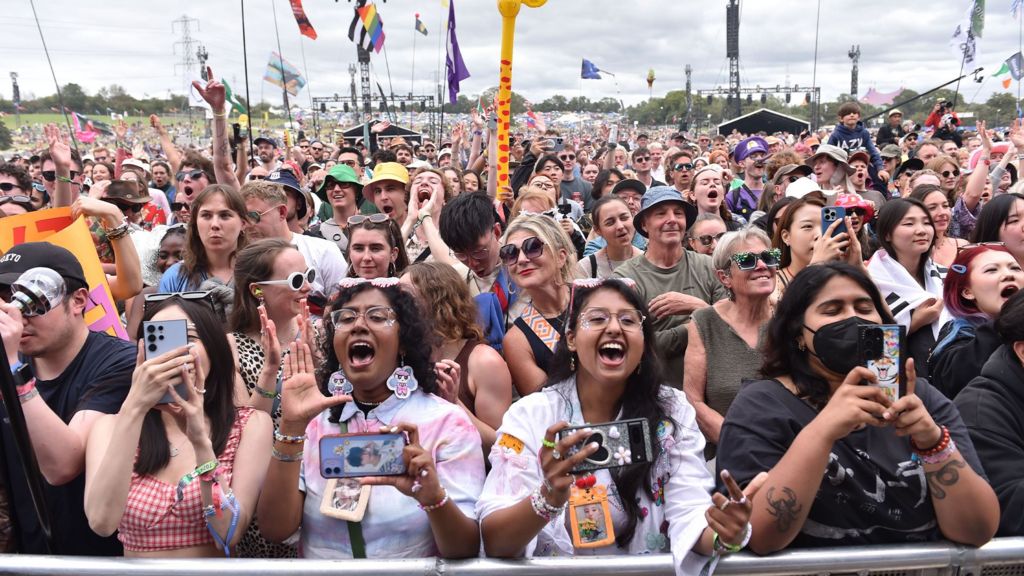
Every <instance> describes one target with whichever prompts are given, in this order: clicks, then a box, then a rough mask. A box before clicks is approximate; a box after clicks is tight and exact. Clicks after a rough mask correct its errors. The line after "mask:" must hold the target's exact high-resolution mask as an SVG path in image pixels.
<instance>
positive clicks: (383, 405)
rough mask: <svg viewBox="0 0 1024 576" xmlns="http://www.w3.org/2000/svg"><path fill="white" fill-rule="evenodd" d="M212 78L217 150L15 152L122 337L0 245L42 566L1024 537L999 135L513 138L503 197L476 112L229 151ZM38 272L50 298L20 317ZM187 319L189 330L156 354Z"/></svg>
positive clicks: (1019, 368)
mask: <svg viewBox="0 0 1024 576" xmlns="http://www.w3.org/2000/svg"><path fill="white" fill-rule="evenodd" d="M196 89H197V91H198V92H199V94H201V96H202V97H203V98H204V99H205V100H206V101H207V102H208V103H209V104H210V106H211V107H212V109H213V110H214V113H213V120H212V133H213V141H212V144H211V146H210V147H209V148H207V149H191V148H185V149H182V148H179V147H177V146H176V145H175V144H174V143H173V142H172V141H171V139H170V137H169V136H168V132H167V130H166V129H165V128H164V127H163V126H162V125H161V123H160V120H159V119H158V118H156V117H153V118H152V119H151V125H152V126H151V128H152V130H153V134H154V135H156V136H157V137H158V138H159V139H160V141H161V144H162V145H161V146H160V147H158V148H147V150H148V151H149V152H152V155H148V154H147V155H143V154H139V153H138V152H139V150H140V148H139V147H135V148H134V149H135V153H132V152H131V151H132V150H133V145H132V144H133V143H132V137H131V136H130V135H129V134H128V132H127V130H126V128H125V127H124V126H122V127H119V129H118V134H117V140H116V142H114V143H113V145H110V146H96V147H94V148H92V149H91V150H88V151H87V152H88V153H87V154H86V155H85V156H79V154H78V153H77V152H76V151H73V150H72V149H71V147H70V146H69V144H68V141H67V137H66V136H65V135H63V134H62V133H61V132H60V130H58V129H57V128H56V127H55V126H49V127H47V129H46V130H45V136H46V138H47V145H46V146H44V147H43V148H42V149H40V150H37V151H35V152H38V154H35V153H33V152H32V151H29V153H26V154H21V155H18V156H16V157H14V158H11V159H9V161H8V162H6V163H4V164H0V191H2V194H3V196H2V197H0V211H2V212H3V215H4V216H12V215H17V214H24V213H28V212H33V211H37V210H41V209H45V208H48V207H70V208H71V212H72V215H73V216H74V217H76V218H77V217H79V216H82V217H84V218H85V219H86V221H87V223H88V225H89V227H90V231H91V232H92V239H93V241H94V244H95V247H96V250H97V254H98V256H99V259H100V261H101V263H102V265H103V269H104V272H105V273H106V275H107V280H108V283H109V286H110V289H111V292H112V294H113V296H114V298H115V300H117V301H118V304H119V309H120V310H121V311H122V312H123V314H122V321H123V322H124V324H125V326H126V327H127V331H128V333H129V334H130V336H131V338H132V340H131V341H125V340H122V339H118V338H115V337H113V336H110V335H108V334H105V333H100V332H92V331H90V330H89V328H88V326H87V324H86V322H85V319H84V314H85V310H86V309H87V308H88V307H89V304H90V296H89V286H88V284H87V283H86V281H85V274H84V273H83V268H82V266H81V264H80V263H79V262H78V261H77V260H76V259H75V257H74V256H73V255H72V254H71V253H70V252H68V251H67V250H65V249H63V248H60V247H58V246H55V245H51V244H47V243H40V242H29V243H23V244H19V245H16V246H14V247H13V248H11V250H10V251H9V252H7V254H5V255H3V256H2V257H0V297H2V298H3V301H4V302H3V303H0V336H2V339H3V343H4V346H5V348H6V351H7V357H8V362H9V364H10V365H11V367H12V371H13V375H14V379H15V381H16V383H17V384H18V396H19V400H20V404H21V408H22V410H23V411H24V413H25V416H26V420H27V426H28V431H29V435H30V437H31V450H32V451H33V452H34V456H35V460H36V461H37V462H38V465H39V469H40V472H41V474H42V476H43V481H44V483H45V491H46V493H45V498H46V501H47V504H48V508H49V515H50V517H51V518H50V528H51V529H52V539H53V542H54V543H55V547H56V551H58V552H59V553H61V554H72V555H74V554H88V555H122V554H123V555H125V556H133V557H150V558H152V557H164V558H165V557H215V556H228V557H256V558H288V557H301V558H377V559H386V558H409V557H428V556H438V557H443V558H468V557H476V556H479V555H486V556H490V557H497V558H517V557H533V556H550V555H559V556H565V555H570V556H571V555H607V554H643V553H669V552H671V554H672V555H673V558H674V563H675V566H676V570H677V573H679V574H697V573H700V572H701V571H702V570H710V569H713V568H714V565H715V562H716V561H717V559H718V558H720V557H722V556H723V555H727V554H730V553H734V552H737V551H739V550H742V549H744V548H749V549H750V550H752V551H753V552H755V553H758V554H768V553H772V552H775V551H779V550H783V549H786V548H791V547H814V546H844V545H869V544H884V543H899V542H921V541H933V540H939V539H946V540H950V541H953V542H956V543H960V544H966V545H972V546H980V545H982V544H984V543H985V542H987V541H988V540H990V539H991V538H992V537H994V536H995V535H997V534H998V535H1024V525H1022V523H1021V517H1022V515H1024V514H1022V512H1024V504H1022V500H1021V499H1020V498H1018V492H1017V490H1018V488H1020V489H1022V490H1024V484H1022V480H1021V478H1022V477H1024V475H1022V474H1021V473H1020V472H1021V471H1022V468H1021V467H1022V466H1024V464H1021V463H1022V462H1024V434H1022V432H1021V430H1022V429H1024V428H1022V426H1021V425H1020V422H1021V420H1022V418H1024V416H1022V415H1024V398H1022V397H1021V395H1020V394H1019V391H1018V390H1017V388H1018V387H1019V386H1018V384H1019V382H1020V380H1021V378H1022V377H1024V328H1022V326H1024V320H1022V319H1024V295H1022V294H1021V288H1022V287H1024V271H1022V269H1021V263H1022V262H1024V193H1022V191H1021V188H1022V187H1024V184H1018V183H1017V168H1016V165H1017V164H1016V162H1017V160H1018V159H1019V158H1020V157H1021V156H1018V155H1017V150H1020V151H1021V152H1022V154H1024V129H1022V128H1021V126H1019V125H1014V126H1013V127H1011V128H1010V129H1009V130H1007V131H1006V132H1004V133H996V132H995V131H992V130H989V129H987V127H986V126H985V124H984V122H979V123H978V125H977V129H976V130H973V131H966V130H964V129H963V128H962V127H959V125H958V124H959V121H958V119H957V118H956V116H955V114H954V113H952V112H951V111H949V110H948V108H947V107H945V105H942V104H937V105H936V109H935V114H933V116H936V115H937V116H938V118H934V119H933V118H931V117H930V118H929V120H928V122H926V127H927V130H926V131H920V132H912V131H911V132H907V131H906V130H905V128H904V124H903V118H902V115H901V114H900V113H899V111H898V110H893V111H892V112H891V113H890V114H889V120H888V123H887V124H886V125H885V126H883V127H882V128H881V129H879V130H878V131H877V132H876V133H874V131H869V130H868V129H867V128H865V126H864V124H863V122H862V121H861V119H860V110H859V108H858V106H857V104H856V103H847V104H843V105H842V106H841V107H840V108H839V110H838V117H837V123H836V126H835V127H834V129H832V130H831V131H822V132H818V133H805V134H801V135H793V134H785V133H779V134H752V135H742V134H733V135H708V134H684V133H674V134H672V133H665V132H663V131H657V132H652V133H650V134H647V133H643V132H638V131H633V132H630V133H628V135H626V134H625V131H624V136H626V137H624V138H623V139H622V140H621V141H615V140H611V139H610V133H609V131H608V129H607V128H602V129H600V130H599V131H597V133H594V134H589V135H578V136H577V137H575V138H570V137H563V136H562V135H561V134H558V133H557V132H556V131H545V132H541V133H526V134H522V133H521V134H516V135H514V136H513V138H512V142H511V143H510V144H511V146H510V147H509V150H510V155H511V164H512V166H511V172H512V175H511V185H510V186H508V187H501V186H498V185H497V177H496V174H497V165H496V163H495V159H496V158H498V157H499V156H500V154H499V144H500V148H501V149H504V148H506V147H507V144H506V143H498V142H496V141H495V131H494V130H493V129H491V128H488V127H487V126H486V122H485V121H484V119H483V118H482V117H480V116H478V115H476V114H475V113H474V114H473V115H472V116H471V118H470V121H469V122H468V123H465V124H462V123H457V124H455V125H454V126H453V127H452V128H451V130H450V132H449V134H447V135H446V137H445V138H443V139H441V141H440V142H435V141H431V140H429V139H423V140H419V141H414V140H409V139H406V138H404V137H388V136H387V134H388V129H389V127H390V125H389V124H388V123H387V122H376V123H373V125H372V127H371V128H370V130H369V139H368V140H367V141H362V140H359V141H356V142H350V141H338V142H329V141H326V140H318V139H306V138H305V137H302V136H300V137H299V138H298V139H297V141H296V146H294V147H293V148H290V149H283V148H282V147H281V144H280V142H279V141H278V140H277V139H276V137H275V135H274V134H270V133H266V134H263V135H260V136H259V137H257V138H255V140H254V144H255V149H254V150H252V154H251V155H250V152H249V150H248V147H247V145H246V142H244V141H243V142H235V141H232V138H230V137H229V131H228V124H227V113H226V111H225V106H224V105H225V90H224V86H223V85H221V84H220V83H218V82H216V81H210V82H208V83H206V84H205V85H198V84H197V86H196ZM939 112H944V113H943V114H941V115H940V114H938V113H939ZM151 137H152V135H149V136H147V138H151ZM233 146H234V147H237V152H235V153H234V154H233V153H232V151H231V150H232V147H233ZM39 266H43V267H49V268H51V269H54V270H55V271H57V272H58V273H59V274H60V275H61V276H62V277H63V278H64V279H65V282H66V296H65V297H64V298H63V300H62V301H61V302H60V303H59V304H57V305H55V307H54V308H53V309H52V310H50V311H48V312H44V313H40V312H41V311H39V310H29V311H22V309H21V308H19V307H18V306H15V305H13V304H10V303H7V302H10V301H11V294H12V290H17V289H16V288H12V284H14V283H15V281H16V280H17V279H18V278H19V277H20V275H21V274H22V273H23V272H25V271H26V270H28V269H30V268H33V267H39ZM173 320H179V321H185V323H186V324H185V325H186V326H187V344H184V345H182V346H180V347H177V348H174V349H172V350H170V351H168V352H164V353H162V354H148V353H147V349H146V346H145V340H144V339H139V338H140V336H141V335H142V333H143V330H142V327H143V326H147V325H148V324H147V323H149V322H160V321H173ZM879 325H898V326H899V328H900V330H901V331H902V332H901V333H902V334H905V337H904V338H902V339H901V340H900V341H898V342H893V343H889V342H887V343H886V346H887V349H888V347H889V345H890V344H892V346H893V347H895V349H897V351H898V356H899V362H900V366H899V368H898V370H897V371H896V372H897V373H898V374H899V375H900V376H899V380H900V382H899V392H898V394H890V393H888V392H887V388H886V387H885V386H884V384H885V383H886V382H884V381H891V380H892V371H891V370H890V371H888V372H886V371H881V369H878V368H877V367H876V368H875V369H871V368H870V367H869V366H868V363H866V362H863V361H862V360H863V356H862V354H861V350H860V346H861V344H862V341H863V335H864V334H865V331H866V329H870V328H871V327H877V326H879ZM136 342H138V343H136ZM883 380H884V381H883ZM641 424H642V425H641ZM623 434H625V436H623ZM0 437H2V443H0V456H2V462H3V465H2V466H0V549H2V550H3V551H7V552H18V553H42V552H44V551H46V550H47V536H46V534H45V533H44V527H43V526H42V525H41V523H40V521H39V519H38V517H37V515H36V510H35V509H34V506H33V499H32V498H31V494H30V492H29V488H28V485H27V484H26V480H25V475H24V470H23V469H22V467H21V460H20V459H19V458H18V447H17V445H16V441H15V437H14V435H13V433H12V429H11V427H10V424H9V421H8V420H7V419H6V411H5V419H4V421H3V425H2V426H0ZM392 437H398V438H400V445H399V446H398V447H397V448H395V447H393V446H391V445H389V444H388V443H387V442H388V440H387V439H388V438H392ZM367 438H369V440H367ZM346 439H348V440H346ZM357 441H358V442H363V444H359V446H358V447H352V446H356V443H357ZM342 442H348V443H349V444H345V443H342ZM346 446H348V447H346ZM349 467H351V469H352V470H355V471H356V472H353V473H351V474H339V473H338V472H339V471H340V470H342V469H344V470H349Z"/></svg>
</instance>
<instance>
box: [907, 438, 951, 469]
mask: <svg viewBox="0 0 1024 576" xmlns="http://www.w3.org/2000/svg"><path fill="white" fill-rule="evenodd" d="M954 452H956V442H953V441H952V440H950V441H949V444H947V445H946V448H945V449H944V450H943V451H941V452H939V453H937V454H929V455H927V456H918V458H920V459H921V461H922V462H924V463H925V464H942V463H943V462H945V461H946V460H949V457H950V456H952V455H953V453H954ZM915 456H917V454H915Z"/></svg>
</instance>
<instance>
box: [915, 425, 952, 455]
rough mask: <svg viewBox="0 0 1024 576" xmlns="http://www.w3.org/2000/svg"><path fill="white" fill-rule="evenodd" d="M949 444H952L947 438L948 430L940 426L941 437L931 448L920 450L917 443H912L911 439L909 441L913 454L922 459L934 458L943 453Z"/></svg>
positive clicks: (948, 437)
mask: <svg viewBox="0 0 1024 576" xmlns="http://www.w3.org/2000/svg"><path fill="white" fill-rule="evenodd" d="M950 442H952V439H951V438H950V436H949V428H946V427H945V426H942V435H941V436H940V437H939V441H938V442H937V443H936V444H935V445H934V446H932V447H931V448H928V449H922V448H921V447H920V446H918V445H917V442H914V439H913V438H911V439H910V446H911V447H912V448H913V449H914V452H916V453H917V455H918V456H921V457H924V456H934V455H936V454H938V453H939V452H944V451H945V450H946V447H947V446H948V444H949V443H950Z"/></svg>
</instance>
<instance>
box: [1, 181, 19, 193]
mask: <svg viewBox="0 0 1024 576" xmlns="http://www.w3.org/2000/svg"><path fill="white" fill-rule="evenodd" d="M11 190H24V188H22V187H21V186H18V185H17V184H12V183H10V182H0V192H5V193H6V192H10V191H11Z"/></svg>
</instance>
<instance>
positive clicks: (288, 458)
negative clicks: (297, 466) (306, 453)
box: [270, 448, 302, 462]
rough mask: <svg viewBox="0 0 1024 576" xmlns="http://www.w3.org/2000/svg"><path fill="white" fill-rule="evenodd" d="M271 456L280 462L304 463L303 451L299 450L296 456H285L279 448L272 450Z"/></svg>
mask: <svg viewBox="0 0 1024 576" xmlns="http://www.w3.org/2000/svg"><path fill="white" fill-rule="evenodd" d="M270 455H271V456H273V457H274V460H277V461H278V462H302V450H299V451H298V452H296V453H295V454H285V453H284V452H281V451H280V450H278V449H277V448H271V452H270Z"/></svg>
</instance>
